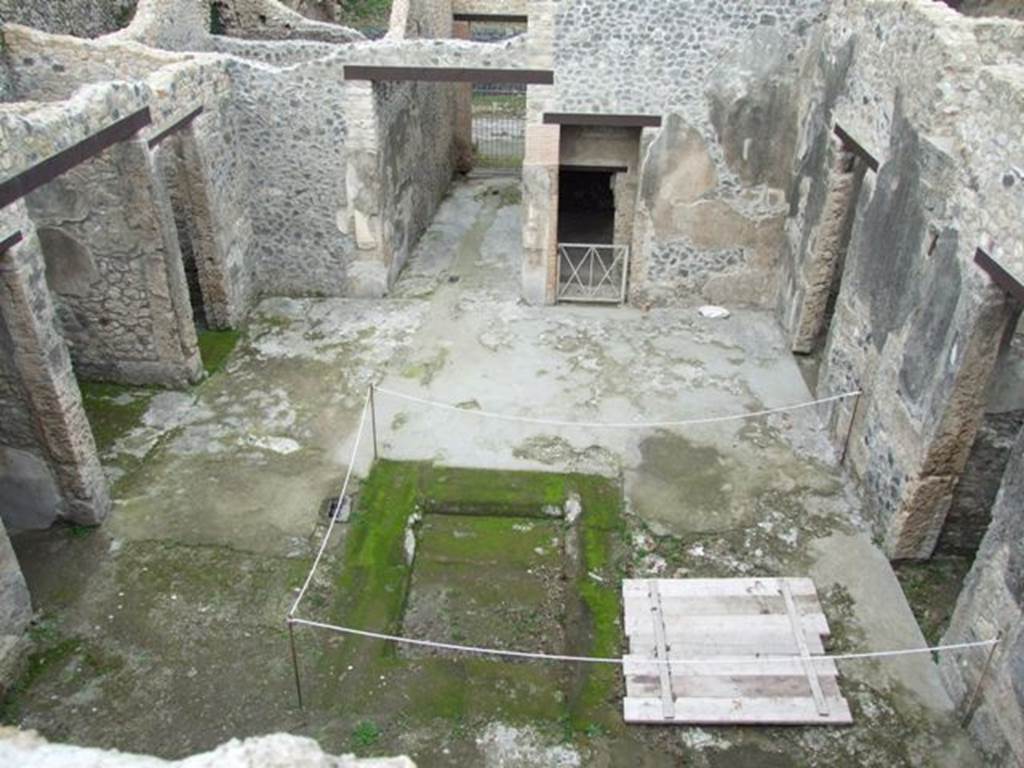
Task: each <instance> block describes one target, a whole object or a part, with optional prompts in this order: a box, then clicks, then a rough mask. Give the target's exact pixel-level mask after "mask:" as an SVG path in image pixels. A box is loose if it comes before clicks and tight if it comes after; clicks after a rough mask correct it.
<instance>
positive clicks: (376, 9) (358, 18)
mask: <svg viewBox="0 0 1024 768" xmlns="http://www.w3.org/2000/svg"><path fill="white" fill-rule="evenodd" d="M335 13H336V14H337V15H336V16H335V18H334V19H333V21H334V23H336V24H342V25H344V26H350V27H355V28H357V29H363V28H368V27H378V28H383V29H387V26H388V22H389V20H390V18H391V0H345V2H343V3H339V4H338V5H337V8H336V9H335Z"/></svg>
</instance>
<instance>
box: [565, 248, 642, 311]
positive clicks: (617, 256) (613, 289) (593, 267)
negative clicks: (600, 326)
mask: <svg viewBox="0 0 1024 768" xmlns="http://www.w3.org/2000/svg"><path fill="white" fill-rule="evenodd" d="M628 275H629V246H628V245H601V244H596V243H559V244H558V281H557V285H558V294H557V299H558V301H576V302H587V303H600V304H622V303H623V302H625V301H626V278H627V277H628Z"/></svg>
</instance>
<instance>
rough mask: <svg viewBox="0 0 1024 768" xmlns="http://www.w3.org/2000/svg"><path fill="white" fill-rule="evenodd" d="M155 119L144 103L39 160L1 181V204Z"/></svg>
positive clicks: (24, 193) (31, 190)
mask: <svg viewBox="0 0 1024 768" xmlns="http://www.w3.org/2000/svg"><path fill="white" fill-rule="evenodd" d="M152 122H153V119H152V117H151V116H150V114H149V107H143V108H142V109H140V110H139V111H138V112H135V113H133V114H131V115H128V117H125V118H123V119H121V120H118V121H117V122H116V123H114V124H113V125H109V126H107V127H106V128H104V129H103V130H101V131H98V132H97V133H94V134H93V135H92V136H89V137H87V138H85V139H82V140H81V141H80V142H78V143H77V144H73V145H72V146H70V147H68V148H67V149H64V150H61V151H60V152H58V153H57V154H55V155H53V156H52V157H48V158H47V159H46V160H43V161H42V162H39V163H36V164H35V165H33V166H32V167H31V168H29V169H28V170H25V171H22V172H21V173H19V174H18V175H17V176H12V177H11V178H9V179H7V180H6V181H4V182H2V183H0V208H4V207H6V206H8V205H10V204H11V203H13V202H14V201H15V200H20V199H21V198H23V197H25V196H26V195H27V194H29V193H30V192H33V191H34V190H36V189H39V187H41V186H43V185H44V184H47V183H49V182H51V181H53V180H54V179H56V178H57V177H58V176H60V175H62V174H64V173H67V172H68V171H70V170H71V169H72V168H74V167H75V166H76V165H81V164H82V163H84V162H85V161H86V160H91V159H92V158H94V157H96V155H98V154H100V153H101V152H103V150H105V149H109V148H110V147H112V146H114V145H115V144H118V143H120V142H122V141H124V140H125V139H130V138H131V137H132V136H134V135H135V134H136V133H138V132H139V131H141V130H142V129H143V128H145V127H146V126H147V125H149V124H150V123H152Z"/></svg>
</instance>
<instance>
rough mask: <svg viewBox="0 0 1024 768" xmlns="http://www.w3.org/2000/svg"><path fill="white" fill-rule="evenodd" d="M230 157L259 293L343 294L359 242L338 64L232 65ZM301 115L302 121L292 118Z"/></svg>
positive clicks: (346, 99)
mask: <svg viewBox="0 0 1024 768" xmlns="http://www.w3.org/2000/svg"><path fill="white" fill-rule="evenodd" d="M228 72H229V74H230V76H231V80H232V86H233V96H232V100H231V106H230V109H231V111H232V113H233V114H232V117H231V123H232V125H233V126H234V128H235V131H234V133H233V141H234V144H235V150H236V151H237V152H238V153H239V154H240V157H241V158H242V162H244V163H245V166H246V172H245V174H246V176H247V178H248V179H249V180H250V181H249V187H248V188H247V190H246V191H247V195H246V197H245V205H246V207H247V209H248V212H249V216H248V218H249V221H250V222H251V227H252V246H251V250H252V256H251V258H252V262H251V263H252V265H253V268H254V269H255V281H256V292H257V293H258V294H261V295H277V296H303V295H305V296H308V295H328V296H339V295H344V294H345V292H346V289H347V287H348V286H347V282H346V277H347V269H348V264H349V263H350V261H351V260H352V258H353V254H354V250H355V243H354V241H353V239H352V237H351V236H350V235H349V234H348V232H347V231H345V228H344V226H343V219H344V214H345V211H346V210H347V206H348V201H347V196H346V190H345V183H346V179H345V175H346V156H347V148H346V144H347V134H348V119H347V117H346V111H347V109H348V105H349V103H350V101H351V99H352V95H351V94H352V91H353V89H352V87H351V85H349V84H347V83H346V82H345V81H344V80H343V78H342V73H341V64H340V62H338V61H337V60H336V59H314V60H312V61H305V62H301V63H298V64H295V65H293V66H291V67H286V68H281V69H277V68H270V67H267V66H264V65H261V64H258V63H256V62H250V61H244V60H240V59H233V60H231V61H230V63H229V64H228ZM297 116H300V117H301V119H297Z"/></svg>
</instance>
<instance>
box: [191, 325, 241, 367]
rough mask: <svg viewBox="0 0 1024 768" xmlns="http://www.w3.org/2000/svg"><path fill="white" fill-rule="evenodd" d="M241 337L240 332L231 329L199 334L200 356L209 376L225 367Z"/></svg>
mask: <svg viewBox="0 0 1024 768" xmlns="http://www.w3.org/2000/svg"><path fill="white" fill-rule="evenodd" d="M240 337H241V333H240V332H239V331H234V330H230V329H229V330H226V331H200V332H199V354H200V356H201V357H202V358H203V368H204V369H205V370H206V373H207V374H210V375H212V374H214V373H216V372H217V371H219V370H220V369H221V368H222V367H223V366H224V363H225V362H226V361H227V359H228V356H229V355H230V354H231V352H232V350H234V348H235V346H236V345H237V344H238V339H239V338H240Z"/></svg>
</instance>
